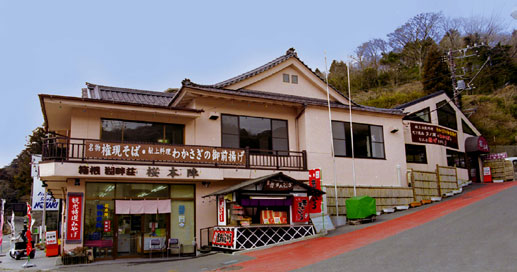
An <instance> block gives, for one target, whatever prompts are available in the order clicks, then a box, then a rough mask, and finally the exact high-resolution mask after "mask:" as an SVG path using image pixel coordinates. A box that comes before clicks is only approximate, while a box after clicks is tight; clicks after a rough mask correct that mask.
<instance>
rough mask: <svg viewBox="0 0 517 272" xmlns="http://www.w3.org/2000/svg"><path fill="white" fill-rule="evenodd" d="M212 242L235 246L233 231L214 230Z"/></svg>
mask: <svg viewBox="0 0 517 272" xmlns="http://www.w3.org/2000/svg"><path fill="white" fill-rule="evenodd" d="M212 244H214V245H221V246H233V231H224V230H214V234H213V237H212Z"/></svg>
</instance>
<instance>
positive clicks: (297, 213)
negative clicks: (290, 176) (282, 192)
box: [293, 196, 309, 222]
mask: <svg viewBox="0 0 517 272" xmlns="http://www.w3.org/2000/svg"><path fill="white" fill-rule="evenodd" d="M308 206H309V198H308V197H306V196H295V197H293V222H309V207H308Z"/></svg>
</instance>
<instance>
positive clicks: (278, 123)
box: [221, 114, 289, 151]
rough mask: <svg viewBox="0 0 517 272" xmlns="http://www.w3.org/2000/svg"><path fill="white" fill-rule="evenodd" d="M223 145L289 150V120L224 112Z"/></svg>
mask: <svg viewBox="0 0 517 272" xmlns="http://www.w3.org/2000/svg"><path fill="white" fill-rule="evenodd" d="M221 130H222V146H223V147H235V148H246V147H249V148H252V149H262V150H283V151H287V150H289V140H288V135H287V121H286V120H278V119H270V118H260V117H249V116H236V115H228V114H223V115H222V117H221Z"/></svg>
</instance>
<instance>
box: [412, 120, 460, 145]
mask: <svg viewBox="0 0 517 272" xmlns="http://www.w3.org/2000/svg"><path fill="white" fill-rule="evenodd" d="M411 140H412V141H413V142H415V143H426V144H436V145H444V146H447V147H451V148H456V149H457V148H458V133H457V132H455V131H452V130H450V129H446V128H443V127H439V126H434V125H427V124H421V123H411Z"/></svg>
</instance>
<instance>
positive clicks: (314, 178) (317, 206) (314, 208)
mask: <svg viewBox="0 0 517 272" xmlns="http://www.w3.org/2000/svg"><path fill="white" fill-rule="evenodd" d="M309 186H311V187H314V188H316V189H318V190H321V170H320V169H318V168H316V169H310V170H309ZM321 201H322V198H321V196H311V199H310V201H309V213H321Z"/></svg>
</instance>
